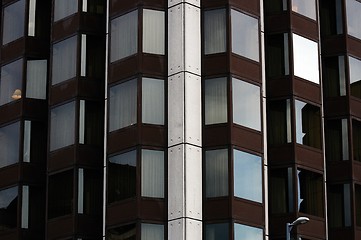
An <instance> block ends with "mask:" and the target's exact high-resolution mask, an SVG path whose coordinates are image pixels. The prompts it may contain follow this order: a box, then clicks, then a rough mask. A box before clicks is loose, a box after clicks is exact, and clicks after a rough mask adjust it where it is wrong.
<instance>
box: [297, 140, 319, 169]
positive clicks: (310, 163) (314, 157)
mask: <svg viewBox="0 0 361 240" xmlns="http://www.w3.org/2000/svg"><path fill="white" fill-rule="evenodd" d="M295 159H296V162H297V163H298V164H300V165H303V166H306V167H309V168H312V169H317V170H319V171H323V169H324V168H323V154H322V151H321V150H319V149H315V148H311V147H308V146H304V145H299V144H297V145H296V149H295Z"/></svg>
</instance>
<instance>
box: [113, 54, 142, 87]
mask: <svg viewBox="0 0 361 240" xmlns="http://www.w3.org/2000/svg"><path fill="white" fill-rule="evenodd" d="M138 58H139V57H138V55H133V56H130V57H128V58H126V59H124V60H121V61H116V62H113V63H111V64H110V65H109V84H111V83H114V82H116V81H119V80H121V79H124V78H128V77H131V76H134V75H136V74H137V73H139V72H140V71H139V64H138V62H139V59H138Z"/></svg>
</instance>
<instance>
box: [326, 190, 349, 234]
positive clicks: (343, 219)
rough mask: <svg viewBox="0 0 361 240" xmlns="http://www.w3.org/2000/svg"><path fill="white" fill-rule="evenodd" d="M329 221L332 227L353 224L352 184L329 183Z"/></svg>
mask: <svg viewBox="0 0 361 240" xmlns="http://www.w3.org/2000/svg"><path fill="white" fill-rule="evenodd" d="M327 198H328V200H327V203H328V204H327V206H328V222H329V226H330V227H331V228H339V227H350V226H351V195H350V184H337V185H329V188H328V192H327Z"/></svg>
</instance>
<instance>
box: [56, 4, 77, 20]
mask: <svg viewBox="0 0 361 240" xmlns="http://www.w3.org/2000/svg"><path fill="white" fill-rule="evenodd" d="M77 11H78V1H77V0H55V1H54V21H58V20H60V19H62V18H65V17H67V16H70V15H72V14H74V13H76V12H77Z"/></svg>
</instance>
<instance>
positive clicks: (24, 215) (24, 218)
mask: <svg viewBox="0 0 361 240" xmlns="http://www.w3.org/2000/svg"><path fill="white" fill-rule="evenodd" d="M28 227H29V186H23V187H22V198H21V228H28Z"/></svg>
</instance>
